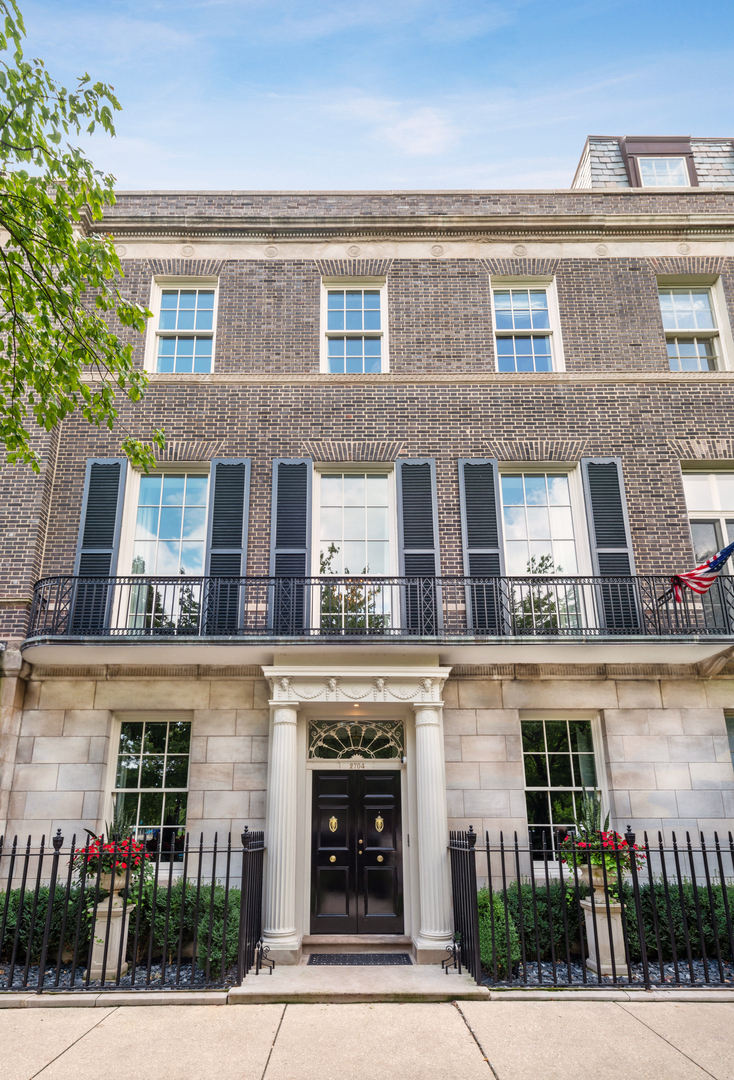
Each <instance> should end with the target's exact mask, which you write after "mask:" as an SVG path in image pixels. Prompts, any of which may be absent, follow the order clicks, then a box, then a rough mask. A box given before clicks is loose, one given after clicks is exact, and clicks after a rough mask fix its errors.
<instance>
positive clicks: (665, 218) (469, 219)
mask: <svg viewBox="0 0 734 1080" xmlns="http://www.w3.org/2000/svg"><path fill="white" fill-rule="evenodd" d="M92 229H93V231H94V232H97V233H106V234H112V235H114V237H115V239H116V240H121V241H123V240H128V241H129V240H135V239H139V240H146V239H150V238H156V239H170V240H183V239H185V240H197V239H199V240H202V239H203V240H249V241H252V242H256V243H269V244H276V243H278V242H286V241H304V240H319V241H328V242H330V243H347V244H350V243H351V244H354V243H355V242H359V241H360V240H361V241H371V242H375V241H383V242H386V241H391V240H437V241H440V240H472V241H475V242H481V241H483V240H487V241H502V240H504V241H507V242H510V241H513V240H518V239H522V240H524V241H533V240H551V239H552V240H564V239H568V240H578V239H590V240H603V239H628V238H631V237H634V238H635V239H638V240H641V239H677V240H678V239H681V238H682V237H685V238H686V239H706V240H714V239H719V240H727V239H731V237H732V236H733V235H734V213H732V214H727V213H722V212H721V211H717V210H711V211H707V212H705V213H683V214H671V213H659V214H655V213H652V214H651V213H642V214H603V213H602V214H572V213H559V214H496V215H491V216H488V215H473V214H461V215H453V214H445V215H444V214H441V215H432V214H423V215H421V214H416V215H410V216H390V217H387V216H378V215H375V216H369V215H364V216H362V215H359V214H355V215H350V216H347V217H345V216H338V215H332V214H329V213H328V212H327V211H324V213H322V214H314V215H304V216H303V217H287V216H282V217H275V216H270V217H254V216H253V217H246V216H244V215H241V216H227V217H225V216H221V217H219V216H215V215H189V214H184V215H180V216H179V215H166V214H155V215H151V214H144V215H143V214H140V215H138V214H125V215H122V214H120V215H119V216H115V215H111V216H109V217H107V218H105V219H104V220H103V221H98V222H94V223H93V225H90V226H89V227H88V230H87V231H90V230H92Z"/></svg>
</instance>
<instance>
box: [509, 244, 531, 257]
mask: <svg viewBox="0 0 734 1080" xmlns="http://www.w3.org/2000/svg"><path fill="white" fill-rule="evenodd" d="M527 253H528V249H527V248H526V247H525V245H524V244H515V246H514V248H513V249H512V254H513V255H519V256H522V255H527Z"/></svg>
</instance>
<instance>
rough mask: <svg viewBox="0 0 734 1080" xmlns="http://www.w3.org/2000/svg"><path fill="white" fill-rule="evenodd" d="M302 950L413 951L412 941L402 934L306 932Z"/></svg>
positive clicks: (344, 951) (318, 951)
mask: <svg viewBox="0 0 734 1080" xmlns="http://www.w3.org/2000/svg"><path fill="white" fill-rule="evenodd" d="M303 952H304V954H305V955H306V956H308V955H309V954H310V953H360V952H384V953H392V952H409V953H411V954H412V952H413V942H412V940H411V939H410V938H409V937H405V936H403V935H402V934H306V935H304V938H303Z"/></svg>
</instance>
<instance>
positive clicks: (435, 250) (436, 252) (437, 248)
mask: <svg viewBox="0 0 734 1080" xmlns="http://www.w3.org/2000/svg"><path fill="white" fill-rule="evenodd" d="M431 255H433V256H434V257H435V258H436V259H440V258H441V256H442V255H443V248H442V247H441V245H440V244H434V245H433V247H432V248H431Z"/></svg>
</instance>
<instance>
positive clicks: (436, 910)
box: [413, 702, 452, 961]
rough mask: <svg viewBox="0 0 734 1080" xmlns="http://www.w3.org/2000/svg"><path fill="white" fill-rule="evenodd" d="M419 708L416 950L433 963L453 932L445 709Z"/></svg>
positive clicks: (428, 705)
mask: <svg viewBox="0 0 734 1080" xmlns="http://www.w3.org/2000/svg"><path fill="white" fill-rule="evenodd" d="M413 708H414V709H415V766H416V788H417V796H418V874H419V881H420V932H419V935H418V938H417V939H416V940H415V945H416V949H417V951H418V957H419V960H420V959H421V958H424V959H425V960H426V961H431V960H433V959H435V957H432V956H431V955H430V951H431V950H439V951H442V950H444V949H445V946H446V945H448V944H449V942H450V941H451V933H452V931H451V901H450V888H449V857H448V831H447V830H448V812H447V806H446V770H445V768H444V752H443V733H442V730H441V709H442V705H441V703H439V702H425V703H423V704H421V705H414V706H413ZM424 951H425V952H424ZM421 953H424V957H421Z"/></svg>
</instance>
